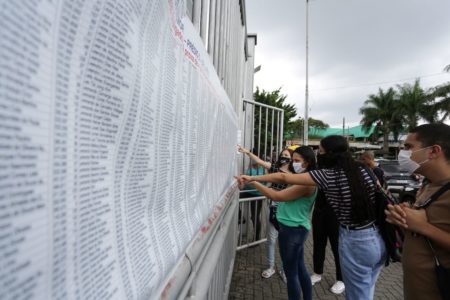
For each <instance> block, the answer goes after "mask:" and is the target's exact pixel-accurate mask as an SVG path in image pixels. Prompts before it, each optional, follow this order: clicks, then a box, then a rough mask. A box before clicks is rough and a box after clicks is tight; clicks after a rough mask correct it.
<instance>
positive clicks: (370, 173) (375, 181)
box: [362, 165, 379, 187]
mask: <svg viewBox="0 0 450 300" xmlns="http://www.w3.org/2000/svg"><path fill="white" fill-rule="evenodd" d="M362 168H363V169H364V170H366V172H367V174H368V175H369V176H370V178H371V179H372V181H373V184H374V185H375V187H376V186H378V183H377V182H379V180H378V178H377V175H375V173H374V172H373V171H372V169H371V168H369V167H367V166H366V165H362Z"/></svg>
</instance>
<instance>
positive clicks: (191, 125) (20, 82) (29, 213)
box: [0, 0, 237, 300]
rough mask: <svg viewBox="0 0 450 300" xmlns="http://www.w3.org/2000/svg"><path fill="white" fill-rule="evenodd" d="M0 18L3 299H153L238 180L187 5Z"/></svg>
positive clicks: (9, 13) (231, 137)
mask: <svg viewBox="0 0 450 300" xmlns="http://www.w3.org/2000/svg"><path fill="white" fill-rule="evenodd" d="M0 7H1V9H0V299H83V300H85V299H152V298H154V297H157V291H158V290H159V289H160V287H161V285H162V284H163V283H164V282H165V280H167V278H168V276H169V275H170V273H171V272H173V269H174V267H175V264H176V263H177V262H178V261H179V260H180V258H181V257H182V256H183V253H184V252H185V250H186V248H187V247H188V245H189V243H190V241H191V240H192V239H193V237H194V236H195V234H196V233H197V232H198V231H199V229H200V227H201V225H202V224H203V223H204V222H205V221H206V219H207V217H208V215H209V214H210V213H211V211H212V210H213V207H214V205H215V204H216V203H217V202H218V201H219V199H220V198H221V196H222V195H224V194H225V193H226V192H227V191H228V189H229V188H230V186H231V185H232V182H233V175H234V174H235V172H236V164H235V155H236V151H235V141H236V135H237V117H236V115H235V113H234V111H233V108H232V107H231V104H230V101H229V99H228V97H227V95H226V93H225V91H224V90H223V88H222V86H221V84H220V82H219V79H218V78H217V75H216V73H215V71H214V69H213V67H212V64H211V63H210V58H209V56H208V54H207V53H206V52H205V50H204V46H203V44H202V42H201V40H200V38H199V37H198V34H197V33H196V31H195V30H194V28H193V26H192V24H191V22H190V21H189V20H188V19H187V18H186V17H185V3H184V2H183V1H177V0H155V1H146V0H66V1H62V0H61V1H56V0H29V1H26V0H17V1H7V0H4V1H3V0H2V1H1V2H0Z"/></svg>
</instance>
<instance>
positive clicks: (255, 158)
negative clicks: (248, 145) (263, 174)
mask: <svg viewBox="0 0 450 300" xmlns="http://www.w3.org/2000/svg"><path fill="white" fill-rule="evenodd" d="M238 150H239V152H241V153H244V154H247V155H248V157H250V159H252V160H253V161H255V162H256V163H257V164H258V165H260V166H261V167H264V168H266V169H269V168H270V167H271V166H272V164H271V163H270V162H268V161H264V160H262V159H261V158H259V157H258V156H256V155H255V154H253V153H251V152H250V150H248V149H245V148H244V147H242V146H240V145H238Z"/></svg>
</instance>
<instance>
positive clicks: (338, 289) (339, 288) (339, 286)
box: [331, 281, 345, 295]
mask: <svg viewBox="0 0 450 300" xmlns="http://www.w3.org/2000/svg"><path fill="white" fill-rule="evenodd" d="M343 291H345V284H344V283H343V282H342V281H336V282H335V283H334V284H333V286H332V287H331V292H332V293H333V294H336V295H339V294H342V292H343Z"/></svg>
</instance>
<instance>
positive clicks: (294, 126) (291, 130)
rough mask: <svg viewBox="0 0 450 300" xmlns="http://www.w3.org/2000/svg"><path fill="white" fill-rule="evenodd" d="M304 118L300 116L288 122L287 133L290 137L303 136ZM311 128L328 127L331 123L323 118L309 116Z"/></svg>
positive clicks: (300, 137)
mask: <svg viewBox="0 0 450 300" xmlns="http://www.w3.org/2000/svg"><path fill="white" fill-rule="evenodd" d="M303 120H304V119H303V118H298V119H296V120H294V121H291V122H289V123H288V125H287V127H286V133H287V134H289V136H290V138H299V139H302V138H303ZM308 126H309V128H317V129H326V128H329V127H330V125H328V124H327V123H325V122H324V121H322V120H318V119H313V118H308Z"/></svg>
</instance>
